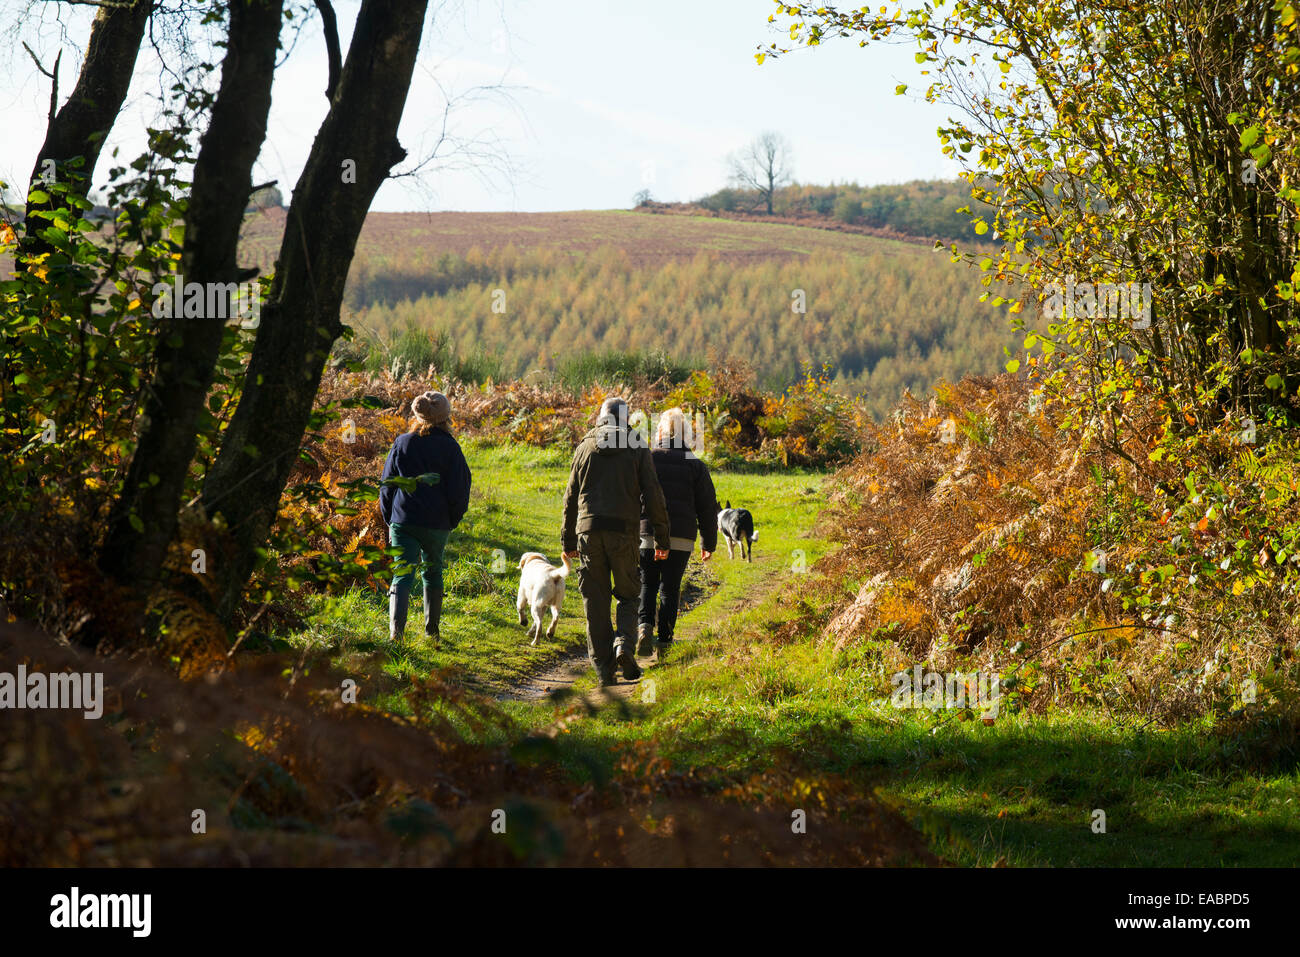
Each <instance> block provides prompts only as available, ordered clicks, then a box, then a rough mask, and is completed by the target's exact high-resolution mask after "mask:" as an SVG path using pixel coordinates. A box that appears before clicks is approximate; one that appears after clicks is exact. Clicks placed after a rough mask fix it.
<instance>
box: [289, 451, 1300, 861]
mask: <svg viewBox="0 0 1300 957" xmlns="http://www.w3.org/2000/svg"><path fill="white" fill-rule="evenodd" d="M466 453H467V457H468V458H469V461H470V464H471V467H472V468H473V470H474V475H475V494H474V498H473V501H472V504H471V508H470V512H469V515H468V516H467V518H466V521H465V522H464V523H463V524H462V526H461V528H460V529H458V530H457V532H456V533H455V534H454V535H453V537H452V543H451V546H450V551H451V553H452V556H453V558H454V561H455V564H454V565H453V566H452V570H451V572H450V573H449V581H452V582H457V581H459V582H462V583H463V584H462V585H461V586H457V585H455V584H453V586H452V589H451V597H450V598H449V600H448V603H447V611H446V615H445V618H444V635H445V639H444V647H443V648H442V649H439V650H436V651H435V650H432V649H429V648H428V647H427V646H426V645H424V644H423V640H422V639H418V640H415V641H414V642H413V643H412V644H411V645H410V646H408V647H406V648H404V649H401V650H398V649H394V648H393V647H391V646H390V645H389V643H388V641H387V638H386V636H385V627H386V626H385V622H386V606H385V604H384V599H383V596H376V595H370V594H366V593H362V592H350V593H348V594H346V595H344V596H342V597H339V598H333V599H321V600H319V601H318V605H317V608H316V614H315V616H314V620H313V624H312V627H311V628H310V629H309V630H308V631H306V632H304V633H303V634H301V635H297V636H295V637H294V638H293V639H292V640H293V641H296V642H312V643H316V644H319V645H321V646H323V647H328V648H330V649H332V650H333V651H334V653H335V657H336V659H337V660H338V661H339V662H340V663H342V664H344V665H345V666H346V667H349V668H352V669H354V670H355V671H356V672H357V673H359V674H362V675H364V676H365V677H363V678H360V679H359V680H360V682H361V684H362V694H363V697H364V698H366V699H367V700H370V701H371V702H372V703H376V704H379V705H381V706H387V707H391V708H393V709H394V710H398V711H403V710H404V709H405V707H406V705H405V702H404V701H403V700H402V698H401V695H400V692H401V690H402V688H403V686H404V684H405V680H406V679H407V678H408V677H409V676H413V675H422V674H424V673H427V672H428V671H430V670H434V669H451V670H452V672H453V673H454V674H455V675H457V676H458V677H459V679H460V680H462V681H464V682H465V683H467V684H469V685H471V686H473V687H477V688H481V689H485V690H488V691H499V690H500V689H502V688H505V687H508V686H510V685H511V684H513V683H515V682H517V681H518V680H519V679H521V678H523V677H524V676H526V675H529V674H532V673H535V672H537V671H540V670H542V669H544V668H545V667H546V666H547V665H548V664H550V663H552V662H554V661H555V660H557V659H559V658H562V657H565V656H567V655H570V654H572V653H573V651H574V650H576V649H579V648H581V647H582V646H583V627H582V618H581V602H580V600H579V596H578V594H577V589H576V587H571V588H570V589H569V592H568V594H567V595H566V599H565V614H564V617H562V618H561V620H560V626H559V631H558V634H557V636H556V638H555V639H554V640H549V641H548V640H547V639H546V638H544V637H543V638H542V639H541V641H539V643H538V646H537V647H535V648H530V647H529V646H528V644H527V641H526V640H525V638H524V630H523V628H521V627H520V626H519V625H518V624H517V619H516V618H515V611H514V607H513V602H514V589H515V586H516V584H517V580H518V579H517V577H516V575H517V572H516V570H515V569H514V567H513V562H511V563H510V565H509V568H508V571H507V572H506V573H505V574H503V575H496V576H493V575H491V574H490V572H488V573H487V574H486V575H485V574H484V573H483V570H484V569H487V568H489V567H490V562H491V558H492V550H493V549H496V548H499V549H502V550H503V551H504V552H505V554H506V555H507V557H508V558H509V559H517V556H518V555H519V554H520V553H521V552H523V551H526V550H539V551H543V552H545V553H547V554H548V555H549V556H550V557H551V558H552V559H553V560H554V559H555V558H557V557H558V556H557V555H556V554H555V553H556V551H557V538H558V533H559V507H560V499H561V495H562V492H563V488H564V482H565V479H566V476H567V465H568V452H567V450H564V451H563V452H561V451H558V450H536V449H526V448H520V447H514V446H499V447H490V446H484V445H475V444H467V447H466ZM715 480H716V483H717V491H718V497H719V499H722V500H725V499H730V500H731V502H732V503H733V504H734V505H744V506H745V507H748V508H750V509H751V510H752V511H753V512H754V514H755V518H756V522H757V526H758V529H759V540H758V542H757V543H756V546H755V550H754V558H755V561H754V563H753V564H752V565H751V564H746V563H744V562H741V561H739V560H736V561H729V560H728V559H727V556H726V549H725V547H722V548H721V549H720V554H719V555H716V556H715V557H714V559H713V561H711V562H710V563H709V564H708V565H707V566H705V567H704V568H702V569H701V568H700V567H699V564H698V559H693V560H692V572H691V573H690V574H691V575H692V576H693V578H694V580H695V581H696V583H697V584H698V585H699V586H700V591H699V593H698V596H697V597H698V599H699V600H698V603H697V604H695V605H694V606H693V607H691V608H690V609H689V610H688V611H687V612H686V613H685V614H684V615H683V616H682V619H681V622H680V625H679V637H682V638H686V639H689V640H686V641H683V642H680V643H679V645H678V646H677V648H676V650H675V653H674V657H673V659H672V660H670V661H669V662H668V664H666V665H662V666H655V667H652V668H650V669H649V670H648V671H647V672H646V675H645V677H644V678H643V679H642V683H641V686H640V687H639V688H636V689H633V692H632V694H631V696H630V698H629V700H628V702H627V704H626V705H625V706H620V707H607V708H604V709H602V710H600V711H598V712H597V713H596V714H594V715H593V716H591V717H588V718H585V719H582V720H578V721H573V722H571V724H570V725H569V733H567V734H563V735H560V736H559V738H558V740H557V747H556V750H555V752H554V753H555V754H556V755H557V760H559V761H560V763H561V764H562V765H563V766H564V767H565V768H567V769H568V770H569V771H570V772H571V773H573V774H574V775H576V776H579V777H582V778H593V777H594V778H601V777H605V776H607V775H609V774H612V773H614V764H615V758H614V752H615V749H616V748H617V746H618V745H620V744H625V743H631V742H636V741H645V740H649V741H652V742H654V744H655V750H656V751H657V752H658V753H659V754H660V755H661V756H663V757H665V758H667V759H668V760H669V761H670V762H671V763H672V765H673V766H674V767H675V768H677V769H680V770H687V769H694V770H698V771H699V773H702V774H704V775H706V776H708V777H711V778H715V779H716V780H717V781H718V782H719V783H720V784H721V783H727V782H734V781H741V780H744V779H745V778H746V777H747V776H748V775H750V774H752V773H755V772H758V771H761V770H763V769H765V768H769V767H777V766H779V767H782V768H785V769H787V770H796V771H798V772H799V773H800V774H806V775H807V776H808V778H809V780H815V779H816V778H817V776H819V775H826V774H836V775H840V776H843V777H846V778H848V779H849V780H851V781H853V782H855V783H856V784H857V785H858V786H860V787H861V788H864V789H872V788H874V789H876V790H877V792H878V793H879V794H880V795H881V796H883V797H884V798H886V799H887V800H889V801H890V802H891V803H894V804H896V805H897V806H899V807H900V808H901V809H902V811H903V812H904V814H905V815H907V816H908V817H909V818H910V819H911V820H913V822H914V823H915V824H916V825H917V826H918V827H919V828H920V829H921V830H922V831H923V832H925V833H926V834H927V835H928V836H929V838H930V840H931V843H932V846H933V849H934V850H935V852H936V853H938V854H939V855H940V856H943V857H945V858H947V859H949V860H952V861H954V862H956V863H959V864H964V865H989V864H993V863H996V862H999V861H1005V862H1006V863H1009V864H1011V865H1023V866H1034V865H1056V866H1078V865H1083V866H1102V865H1105V866H1225V865H1227V866H1233V865H1275V866H1284V865H1294V864H1295V863H1296V862H1297V860H1300V815H1297V811H1300V774H1298V773H1297V767H1296V763H1295V758H1294V750H1293V749H1288V748H1286V747H1271V745H1272V744H1277V743H1278V742H1273V741H1271V740H1270V739H1269V738H1268V733H1267V730H1266V729H1263V730H1260V731H1259V732H1258V734H1257V737H1258V739H1259V740H1256V741H1250V740H1232V739H1227V738H1224V737H1223V736H1221V735H1218V734H1215V733H1213V730H1212V729H1210V728H1209V727H1208V726H1204V725H1200V724H1196V725H1188V726H1185V727H1182V728H1179V729H1175V730H1172V731H1161V730H1157V729H1151V728H1148V729H1146V730H1139V728H1138V723H1137V722H1130V723H1129V724H1128V725H1127V726H1125V725H1122V724H1119V723H1117V722H1115V721H1112V720H1111V719H1110V718H1108V717H1107V716H1106V715H1102V714H1094V713H1064V712H1058V713H1055V714H1052V715H1049V716H1032V715H1025V714H1012V713H1009V711H1008V710H1007V709H1006V708H1004V709H1003V710H1002V713H1001V714H999V716H998V718H997V720H996V721H995V722H994V724H993V725H991V726H986V725H984V724H983V723H982V722H980V721H978V720H968V721H962V720H960V716H959V715H958V714H957V713H955V712H938V713H937V714H932V713H930V712H927V711H911V710H900V709H896V708H894V707H892V706H891V705H890V703H889V698H888V696H889V687H890V686H889V674H890V673H891V672H892V670H894V668H895V667H896V664H897V658H896V652H895V648H894V646H893V645H892V644H891V643H890V642H888V641H887V639H884V638H880V639H879V640H876V641H873V642H862V643H858V644H854V645H850V646H848V647H847V648H845V649H843V650H841V651H835V650H834V649H833V647H832V646H831V645H830V644H828V643H827V642H825V641H824V640H822V639H820V638H819V636H818V635H817V634H816V633H815V632H816V629H815V628H814V629H812V631H813V632H814V633H811V634H810V633H809V630H808V629H807V627H806V626H805V625H803V624H801V623H800V622H801V621H804V620H812V621H817V620H819V617H818V615H819V612H818V609H819V608H821V606H822V605H825V604H826V603H827V601H828V600H829V599H828V597H827V595H826V594H825V593H824V591H821V590H819V589H817V588H816V587H813V586H815V584H816V576H815V573H814V574H809V573H805V572H803V571H800V570H798V569H799V568H801V567H803V565H805V564H806V565H807V566H811V565H812V564H813V563H814V562H815V561H816V560H817V558H818V557H820V556H821V555H822V554H824V553H825V552H826V550H827V548H828V545H827V543H826V542H825V541H823V540H821V539H819V538H817V537H810V536H809V534H808V530H809V529H810V528H812V526H813V523H814V519H815V517H816V515H817V513H818V511H819V510H820V508H821V507H822V506H823V504H824V502H825V497H824V496H825V489H824V488H823V484H824V483H823V477H822V476H820V475H816V474H809V473H800V472H781V473H767V474H752V473H745V474H734V473H726V472H720V473H716V474H715ZM800 552H802V556H801V555H800V554H799V553H800ZM471 565H472V566H474V567H471ZM865 574H866V571H865V570H863V575H864V577H865ZM458 576H459V577H458ZM458 587H459V589H460V591H461V593H458ZM471 592H474V593H473V594H470V593H471ZM822 617H824V615H823V616H822ZM795 619H799V620H798V621H796V620H795ZM418 620H419V608H418V601H417V602H416V608H413V610H412V625H409V626H408V635H410V636H411V637H412V638H414V637H415V635H416V634H417V633H418V632H419V628H418V624H417V622H418ZM377 663H378V664H377ZM649 681H653V682H654V698H653V702H652V703H651V702H649V701H647V700H646V698H647V695H646V691H647V690H648V688H649V685H648V682H649ZM367 682H368V683H367ZM593 687H594V681H593V680H592V678H591V677H587V678H585V679H583V680H581V681H580V682H579V683H578V690H579V691H586V690H591V689H592V688H593ZM504 707H505V709H506V710H507V712H508V713H509V714H510V715H511V716H512V717H513V718H514V719H515V724H516V729H517V730H516V732H515V733H517V734H520V735H523V734H525V733H527V732H528V731H529V730H530V729H535V728H541V727H544V726H547V725H550V724H551V723H552V722H554V721H555V719H556V717H557V715H558V714H559V713H562V712H564V711H565V710H566V709H567V705H566V704H565V703H563V702H559V703H556V702H550V701H538V702H527V701H509V702H506V703H505V704H504ZM1095 809H1100V810H1103V811H1104V812H1105V814H1106V833H1105V834H1098V833H1094V832H1093V830H1092V827H1091V823H1092V813H1093V811H1094V810H1095Z"/></svg>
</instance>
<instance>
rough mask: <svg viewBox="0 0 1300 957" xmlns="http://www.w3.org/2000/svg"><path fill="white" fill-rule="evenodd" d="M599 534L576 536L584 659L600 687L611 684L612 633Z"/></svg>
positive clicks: (608, 590) (605, 571) (588, 533)
mask: <svg viewBox="0 0 1300 957" xmlns="http://www.w3.org/2000/svg"><path fill="white" fill-rule="evenodd" d="M603 545H604V542H603V541H602V540H601V535H600V533H599V532H586V533H584V534H581V535H579V536H578V558H579V560H580V561H581V562H582V564H581V565H580V566H579V567H578V589H579V591H581V592H582V610H583V614H584V615H585V616H586V618H587V657H588V658H590V659H591V663H592V665H593V666H594V667H595V669H596V675H597V677H598V678H599V679H600V683H601V685H602V686H603V685H606V684H613V683H614V630H613V628H611V627H610V623H609V598H610V588H609V562H608V560H607V558H606V555H605V549H604V547H603Z"/></svg>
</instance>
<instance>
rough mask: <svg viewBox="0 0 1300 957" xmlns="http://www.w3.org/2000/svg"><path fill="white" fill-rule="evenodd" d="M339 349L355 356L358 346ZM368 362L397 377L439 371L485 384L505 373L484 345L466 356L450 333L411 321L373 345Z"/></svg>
mask: <svg viewBox="0 0 1300 957" xmlns="http://www.w3.org/2000/svg"><path fill="white" fill-rule="evenodd" d="M336 352H340V354H342V355H345V356H346V355H355V350H354V349H346V348H345V349H343V350H336ZM364 361H365V367H366V369H367V370H368V371H369V372H370V373H371V374H378V373H380V372H381V371H382V372H387V373H388V374H389V375H391V376H392V377H393V378H394V379H406V378H410V377H411V376H416V375H421V376H427V375H429V374H430V373H431V372H436V373H438V374H440V375H442V376H444V377H448V378H451V379H454V380H456V381H457V382H469V383H473V384H474V385H481V384H482V383H484V382H487V381H488V380H490V379H496V378H500V376H501V362H500V360H499V359H497V358H496V357H494V356H491V355H488V354H487V353H486V352H485V351H484V350H483V349H482V348H481V347H480V348H478V349H476V350H475V351H474V352H473V353H471V354H470V355H468V356H463V355H461V354H460V353H459V352H457V351H456V348H455V346H454V344H453V342H452V339H451V335H450V334H449V333H448V332H446V331H445V330H439V331H437V332H429V331H428V330H426V329H421V328H420V327H419V326H417V325H416V324H415V323H414V322H411V321H408V322H407V323H406V325H405V326H403V327H402V328H401V330H400V331H398V332H396V333H395V334H393V335H391V336H390V337H389V338H388V340H387V341H386V342H383V343H380V344H377V345H375V346H371V347H370V348H369V349H368V350H367V351H366V353H365V360H364Z"/></svg>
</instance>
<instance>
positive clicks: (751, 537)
mask: <svg viewBox="0 0 1300 957" xmlns="http://www.w3.org/2000/svg"><path fill="white" fill-rule="evenodd" d="M749 540H750V541H751V542H756V541H758V530H757V529H755V530H754V531H752V532H750V533H749Z"/></svg>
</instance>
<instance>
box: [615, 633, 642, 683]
mask: <svg viewBox="0 0 1300 957" xmlns="http://www.w3.org/2000/svg"><path fill="white" fill-rule="evenodd" d="M614 660H615V661H617V662H618V663H619V664H620V665H622V666H623V680H624V681H636V679H637V678H640V677H641V666H640V665H638V664H637V663H636V648H635V647H634V645H633V642H632V639H631V638H626V637H620V638H618V639H617V640H616V641H615V642H614Z"/></svg>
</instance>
